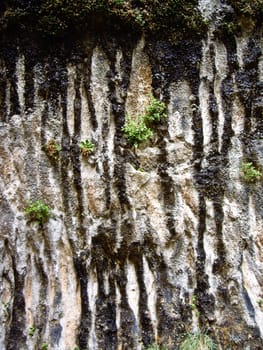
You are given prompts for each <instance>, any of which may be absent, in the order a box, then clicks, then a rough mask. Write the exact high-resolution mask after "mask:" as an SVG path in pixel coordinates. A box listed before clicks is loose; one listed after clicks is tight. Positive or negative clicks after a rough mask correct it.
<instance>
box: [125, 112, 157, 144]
mask: <svg viewBox="0 0 263 350" xmlns="http://www.w3.org/2000/svg"><path fill="white" fill-rule="evenodd" d="M123 131H124V134H125V136H126V138H127V140H128V142H129V143H131V144H132V145H134V146H135V147H138V145H139V144H140V143H142V142H145V141H147V140H148V139H149V138H150V137H151V136H152V135H153V132H152V130H151V129H150V128H148V127H147V125H146V124H145V121H144V119H143V116H138V117H137V118H136V119H135V120H132V119H131V117H130V116H126V124H125V125H124V127H123Z"/></svg>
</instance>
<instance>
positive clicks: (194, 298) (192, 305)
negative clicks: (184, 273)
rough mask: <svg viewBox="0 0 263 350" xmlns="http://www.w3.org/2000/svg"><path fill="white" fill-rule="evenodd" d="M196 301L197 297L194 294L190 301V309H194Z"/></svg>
mask: <svg viewBox="0 0 263 350" xmlns="http://www.w3.org/2000/svg"><path fill="white" fill-rule="evenodd" d="M196 302H197V297H196V295H193V296H192V299H191V303H190V307H191V309H192V310H196Z"/></svg>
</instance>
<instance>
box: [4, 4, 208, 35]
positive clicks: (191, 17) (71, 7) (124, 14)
mask: <svg viewBox="0 0 263 350" xmlns="http://www.w3.org/2000/svg"><path fill="white" fill-rule="evenodd" d="M91 26H93V28H95V29H98V28H99V27H104V28H105V27H107V26H111V27H113V28H115V29H123V28H128V29H131V28H132V29H135V30H136V31H139V32H146V33H155V34H156V33H159V34H160V35H164V33H165V37H166V38H167V37H168V36H169V34H172V36H173V37H175V38H176V39H178V38H182V37H184V36H188V37H193V36H194V35H200V33H202V32H203V31H204V28H206V25H205V23H204V20H203V18H202V16H201V14H200V11H199V9H198V0H166V1H163V0H140V1H133V0H74V1H69V0H39V1H33V3H32V4H31V2H30V5H29V4H28V2H27V1H21V0H6V1H5V5H3V6H2V13H1V7H0V29H2V30H3V29H8V28H9V29H11V30H12V29H13V30H14V29H19V30H22V31H26V30H27V31H28V30H31V31H32V32H33V33H35V32H36V31H37V32H38V33H40V34H41V35H42V36H49V37H50V36H54V37H57V36H64V35H66V34H68V33H72V32H76V31H78V32H79V33H80V32H83V30H84V29H85V28H89V29H90V28H91Z"/></svg>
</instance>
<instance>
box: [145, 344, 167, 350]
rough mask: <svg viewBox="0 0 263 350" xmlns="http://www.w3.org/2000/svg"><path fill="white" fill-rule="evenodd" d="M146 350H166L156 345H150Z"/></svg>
mask: <svg viewBox="0 0 263 350" xmlns="http://www.w3.org/2000/svg"><path fill="white" fill-rule="evenodd" d="M146 350H166V348H165V347H163V346H161V345H158V344H152V345H150V346H148V347H147V348H146Z"/></svg>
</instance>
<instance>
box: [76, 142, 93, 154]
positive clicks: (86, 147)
mask: <svg viewBox="0 0 263 350" xmlns="http://www.w3.org/2000/svg"><path fill="white" fill-rule="evenodd" d="M79 147H80V149H81V153H82V154H83V156H88V155H89V154H90V153H93V152H94V143H93V142H92V141H90V140H86V141H81V142H80V144H79Z"/></svg>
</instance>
